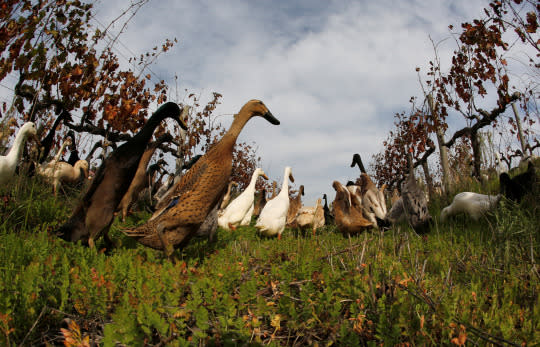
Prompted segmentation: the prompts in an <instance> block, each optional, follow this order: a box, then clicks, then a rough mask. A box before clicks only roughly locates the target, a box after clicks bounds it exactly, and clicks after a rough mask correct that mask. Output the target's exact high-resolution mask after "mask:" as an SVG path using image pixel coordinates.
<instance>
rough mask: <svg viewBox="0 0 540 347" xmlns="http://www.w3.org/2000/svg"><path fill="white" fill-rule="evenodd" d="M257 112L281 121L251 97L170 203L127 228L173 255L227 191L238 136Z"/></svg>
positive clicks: (143, 241)
mask: <svg viewBox="0 0 540 347" xmlns="http://www.w3.org/2000/svg"><path fill="white" fill-rule="evenodd" d="M255 116H258V117H263V118H264V119H265V120H267V121H268V122H270V123H271V124H274V125H278V124H279V120H278V119H276V118H275V117H274V115H272V113H271V112H270V110H269V109H268V108H267V107H266V106H265V104H264V103H263V102H262V101H260V100H250V101H248V102H247V103H246V104H245V105H244V106H243V107H242V108H241V109H240V112H238V114H236V115H235V117H234V120H233V122H232V124H231V126H230V128H229V129H228V130H227V132H226V133H225V134H224V135H223V137H222V138H221V139H220V140H219V141H218V142H217V143H216V144H214V146H212V147H211V148H210V149H209V150H208V152H206V154H204V155H203V156H202V157H201V158H200V159H199V160H198V161H197V162H196V163H195V165H193V167H192V168H191V169H190V170H189V171H187V172H186V173H185V174H184V175H183V176H182V177H181V178H180V180H179V181H178V183H176V184H175V185H174V186H173V194H172V197H173V199H172V200H170V201H169V205H168V206H170V207H169V208H168V209H166V210H164V211H162V212H161V213H160V214H159V215H157V216H156V217H155V218H154V219H152V220H149V221H148V222H147V223H145V224H143V225H140V226H138V227H136V228H134V229H126V230H123V232H124V233H125V234H126V235H128V236H130V237H133V238H135V239H137V241H138V242H139V243H141V244H142V245H145V246H147V247H150V248H154V249H158V250H163V251H164V252H165V255H166V256H168V257H169V258H171V257H172V253H173V251H174V249H175V248H180V247H183V246H185V245H186V244H187V243H188V242H189V240H190V239H191V238H192V237H193V236H194V235H195V234H196V232H197V230H198V229H199V227H200V226H201V224H202V223H203V222H204V221H205V219H206V217H207V216H208V214H209V213H210V212H211V211H212V210H213V209H214V208H215V206H216V204H219V203H220V201H221V199H222V197H223V195H225V192H226V190H227V186H228V183H229V180H230V177H231V173H232V161H233V150H234V146H235V144H236V140H237V138H238V135H239V134H240V132H241V131H242V129H243V128H244V126H245V125H246V123H247V122H248V121H249V120H250V119H251V118H253V117H255ZM174 200H176V203H174V202H173V201H174Z"/></svg>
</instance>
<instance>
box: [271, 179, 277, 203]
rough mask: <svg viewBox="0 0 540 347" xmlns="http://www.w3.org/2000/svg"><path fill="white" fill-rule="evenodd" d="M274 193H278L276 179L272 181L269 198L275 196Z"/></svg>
mask: <svg viewBox="0 0 540 347" xmlns="http://www.w3.org/2000/svg"><path fill="white" fill-rule="evenodd" d="M276 195H278V191H277V182H276V181H272V195H270V199H273V198H275V197H276Z"/></svg>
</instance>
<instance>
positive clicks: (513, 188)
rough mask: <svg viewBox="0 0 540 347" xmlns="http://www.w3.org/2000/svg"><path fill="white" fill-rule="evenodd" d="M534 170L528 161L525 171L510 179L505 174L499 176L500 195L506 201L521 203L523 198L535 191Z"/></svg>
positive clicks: (531, 163)
mask: <svg viewBox="0 0 540 347" xmlns="http://www.w3.org/2000/svg"><path fill="white" fill-rule="evenodd" d="M536 182H537V179H536V170H535V167H534V164H533V162H532V161H531V160H529V162H528V164H527V170H526V171H525V172H523V173H520V174H518V175H516V176H514V177H512V178H510V176H509V175H508V173H507V172H503V173H501V174H500V175H499V183H500V193H501V194H503V195H504V196H505V197H506V198H507V199H509V200H512V201H514V202H517V203H519V202H521V200H522V199H523V197H525V195H527V194H528V193H529V192H534V191H535V189H536Z"/></svg>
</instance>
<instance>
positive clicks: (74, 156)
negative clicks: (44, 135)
mask: <svg viewBox="0 0 540 347" xmlns="http://www.w3.org/2000/svg"><path fill="white" fill-rule="evenodd" d="M66 138H70V139H71V145H70V146H69V158H68V160H67V163H68V164H71V165H75V163H76V162H77V161H79V160H80V159H81V158H79V151H78V150H77V145H76V144H75V143H76V142H75V133H74V132H73V130H70V131H68V132H67V134H66Z"/></svg>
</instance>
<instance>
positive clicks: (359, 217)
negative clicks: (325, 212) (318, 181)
mask: <svg viewBox="0 0 540 347" xmlns="http://www.w3.org/2000/svg"><path fill="white" fill-rule="evenodd" d="M332 187H334V189H335V190H336V197H335V199H334V202H333V204H332V206H333V207H334V219H335V222H336V226H337V227H338V229H339V231H340V232H341V233H342V234H344V235H356V234H359V233H361V232H362V231H364V230H365V229H367V228H370V227H373V223H372V222H370V221H369V220H367V219H366V218H365V217H364V215H363V213H362V207H361V206H360V205H359V201H358V199H355V197H354V196H351V194H350V192H349V190H348V189H347V188H346V187H344V186H343V185H342V184H341V183H339V182H338V181H334V182H333V183H332Z"/></svg>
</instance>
